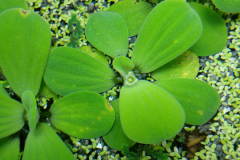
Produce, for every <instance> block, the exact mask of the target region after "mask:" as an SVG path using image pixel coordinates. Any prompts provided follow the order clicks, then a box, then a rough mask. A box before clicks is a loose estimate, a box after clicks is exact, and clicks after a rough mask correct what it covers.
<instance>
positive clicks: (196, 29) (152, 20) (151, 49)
mask: <svg viewBox="0 0 240 160" xmlns="http://www.w3.org/2000/svg"><path fill="white" fill-rule="evenodd" d="M201 32H202V24H201V19H200V18H199V16H198V14H197V13H196V12H195V11H194V10H193V9H192V8H191V7H190V6H189V5H188V3H187V2H185V1H179V0H166V1H162V2H161V3H159V4H158V5H157V6H156V7H155V8H154V9H153V10H152V11H151V12H150V13H149V15H148V17H147V18H146V20H145V21H144V23H143V26H142V28H141V29H140V31H139V35H138V38H137V41H136V44H135V47H134V50H133V55H132V61H133V63H134V64H135V66H136V67H137V68H138V69H139V70H140V72H141V73H148V72H151V71H153V70H155V69H157V68H159V67H161V66H162V65H164V64H166V63H167V62H169V61H171V60H173V59H174V58H176V57H177V56H179V55H181V54H182V53H183V52H185V51H186V50H187V49H188V48H190V47H191V46H192V45H193V44H194V43H195V42H196V41H197V40H198V38H199V37H200V35H201Z"/></svg>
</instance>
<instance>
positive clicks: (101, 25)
mask: <svg viewBox="0 0 240 160" xmlns="http://www.w3.org/2000/svg"><path fill="white" fill-rule="evenodd" d="M86 36H87V39H88V41H89V42H90V43H91V44H92V45H93V46H94V47H96V48H97V49H99V50H100V51H102V52H103V53H105V54H107V55H109V56H111V57H113V58H115V57H117V56H125V55H127V52H128V28H127V24H126V22H125V20H124V19H123V17H122V16H121V15H119V14H118V13H115V12H97V13H93V14H92V15H91V16H90V18H89V19H88V22H87V26H86Z"/></svg>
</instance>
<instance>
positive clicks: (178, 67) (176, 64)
mask: <svg viewBox="0 0 240 160" xmlns="http://www.w3.org/2000/svg"><path fill="white" fill-rule="evenodd" d="M198 70H199V59H198V56H197V55H196V54H195V53H193V52H192V51H186V52H185V53H183V54H182V55H180V56H178V57H177V58H175V59H174V60H172V61H170V62H168V63H167V64H165V65H163V66H162V67H160V68H158V69H157V70H155V71H153V72H152V73H151V76H152V77H153V78H154V79H156V80H160V79H163V78H181V77H182V78H183V77H185V78H195V77H196V75H197V74H198Z"/></svg>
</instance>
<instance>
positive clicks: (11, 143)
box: [0, 135, 20, 160]
mask: <svg viewBox="0 0 240 160" xmlns="http://www.w3.org/2000/svg"><path fill="white" fill-rule="evenodd" d="M19 151H20V140H19V137H18V135H11V136H8V137H5V138H3V139H0V159H2V160H8V159H9V160H18V155H19Z"/></svg>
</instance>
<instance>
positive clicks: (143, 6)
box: [108, 0, 153, 37]
mask: <svg viewBox="0 0 240 160" xmlns="http://www.w3.org/2000/svg"><path fill="white" fill-rule="evenodd" d="M152 9H153V6H152V4H150V3H148V2H144V1H141V0H140V1H139V2H138V1H137V0H122V1H119V2H117V3H115V4H113V5H112V6H111V7H110V8H109V9H108V11H112V12H117V13H119V14H120V15H121V16H123V18H124V19H125V21H126V23H127V26H128V31H129V37H132V36H135V35H137V34H138V32H139V30H140V28H141V26H142V24H143V22H144V20H145V19H146V17H147V15H148V14H149V12H150V11H151V10H152Z"/></svg>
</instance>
